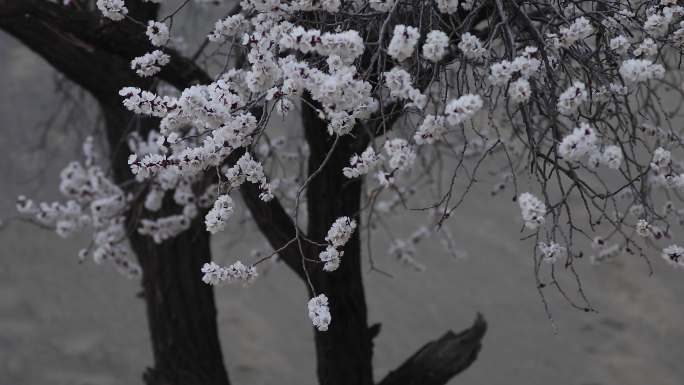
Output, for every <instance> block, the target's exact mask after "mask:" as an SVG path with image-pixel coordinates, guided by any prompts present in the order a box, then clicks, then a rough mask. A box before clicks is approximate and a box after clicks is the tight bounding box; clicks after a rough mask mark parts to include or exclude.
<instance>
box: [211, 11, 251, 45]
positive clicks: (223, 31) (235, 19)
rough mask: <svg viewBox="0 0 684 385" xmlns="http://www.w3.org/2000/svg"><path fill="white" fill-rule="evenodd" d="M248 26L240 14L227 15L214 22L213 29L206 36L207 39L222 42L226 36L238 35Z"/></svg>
mask: <svg viewBox="0 0 684 385" xmlns="http://www.w3.org/2000/svg"><path fill="white" fill-rule="evenodd" d="M248 27H249V23H248V22H247V20H245V17H244V16H243V15H242V14H237V15H233V16H228V17H227V18H225V19H221V20H218V21H217V22H216V24H214V30H213V31H212V32H211V33H210V34H209V36H207V38H208V39H209V41H213V42H215V43H222V42H224V41H226V39H227V38H231V37H236V36H239V34H240V33H241V32H243V31H245V30H246V29H247V28H248Z"/></svg>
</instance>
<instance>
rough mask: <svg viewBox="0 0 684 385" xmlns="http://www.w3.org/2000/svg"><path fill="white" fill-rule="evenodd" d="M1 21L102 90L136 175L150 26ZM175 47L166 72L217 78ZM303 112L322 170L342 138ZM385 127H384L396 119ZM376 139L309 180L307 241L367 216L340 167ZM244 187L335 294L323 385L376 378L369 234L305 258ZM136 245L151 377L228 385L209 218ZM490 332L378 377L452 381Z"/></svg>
mask: <svg viewBox="0 0 684 385" xmlns="http://www.w3.org/2000/svg"><path fill="white" fill-rule="evenodd" d="M127 5H128V6H129V9H130V10H132V12H136V13H137V12H140V15H142V16H143V17H142V19H143V20H144V19H150V18H154V15H155V13H156V10H157V8H156V7H154V6H149V5H144V4H142V3H138V2H137V1H133V0H129V1H127ZM0 29H3V30H5V31H6V32H8V33H10V34H12V35H13V36H15V37H16V38H17V39H19V40H20V41H22V42H23V43H24V44H26V45H27V46H28V47H30V48H31V49H33V50H34V51H36V52H37V53H38V54H40V55H41V56H43V57H44V58H45V59H46V60H47V61H48V62H50V63H51V64H52V65H53V66H54V67H55V68H56V69H58V70H59V71H61V72H62V73H64V74H65V75H66V76H67V77H68V78H70V79H71V80H72V81H74V82H76V83H78V84H79V85H81V86H82V87H84V88H85V89H87V90H88V91H89V92H90V93H91V94H93V95H94V96H95V98H96V99H97V100H98V102H99V103H100V106H101V108H102V110H103V113H104V115H105V120H106V128H107V130H106V131H107V137H108V140H109V144H110V148H111V157H112V165H113V172H114V175H115V177H116V179H117V180H119V181H122V180H127V179H128V178H129V177H130V175H129V171H128V167H127V166H126V164H127V163H126V157H127V155H128V154H127V150H126V148H125V146H124V143H122V141H123V139H124V138H125V135H126V133H127V132H128V131H129V130H131V129H142V130H143V131H144V130H145V129H146V127H151V126H153V125H154V123H155V122H154V121H153V120H150V119H141V118H134V117H133V116H132V115H131V114H129V113H128V112H127V111H124V110H123V108H122V107H121V104H120V103H121V101H120V99H119V98H118V95H117V92H118V90H119V89H120V88H121V87H123V86H130V85H134V86H138V87H141V88H145V87H148V86H149V85H150V83H149V82H146V81H144V80H140V79H139V78H137V77H135V76H134V74H133V73H132V71H130V69H129V68H128V63H129V61H130V59H131V58H132V57H135V56H139V55H141V54H142V53H144V52H146V51H148V50H149V48H150V47H149V44H148V42H147V41H146V39H145V38H144V33H143V31H142V28H141V27H140V26H139V25H136V24H134V23H131V22H128V21H122V22H119V23H111V22H107V21H102V19H101V18H100V17H99V16H98V15H96V14H93V13H90V12H81V11H75V10H65V9H64V8H63V7H61V6H59V5H57V4H52V3H49V2H47V1H44V0H0ZM168 53H169V54H170V55H171V57H172V58H171V63H170V64H169V65H167V66H166V67H164V70H163V71H162V72H161V73H160V74H159V77H160V78H161V79H163V80H165V81H167V82H169V83H170V84H172V85H174V86H176V87H178V88H184V87H187V86H189V85H192V84H194V83H196V82H197V83H208V82H210V77H209V76H208V75H207V74H206V73H205V72H204V71H203V70H201V69H200V68H198V67H197V66H196V65H195V64H194V63H193V62H192V61H191V60H188V59H186V58H183V57H181V56H180V55H178V54H177V53H175V52H173V51H169V52H168ZM303 118H304V119H303V120H304V129H305V134H306V139H307V141H308V142H309V146H310V148H311V156H310V159H309V171H310V173H313V172H314V171H316V170H318V168H319V167H320V166H321V164H322V162H323V159H324V158H325V157H326V154H327V153H328V152H329V150H330V149H331V146H332V143H333V139H332V138H331V137H330V136H329V135H327V133H326V126H325V122H323V121H321V120H320V119H318V117H317V116H316V114H315V113H314V112H313V111H312V110H311V109H309V108H308V107H306V106H305V108H304V109H303ZM385 123H386V125H385V126H383V129H384V128H386V126H387V125H391V122H389V123H388V122H387V121H386V122H385ZM377 129H378V128H377V127H376V128H375V130H371V132H375V131H376V130H377ZM367 143H368V139H365V137H364V136H363V135H357V136H356V137H351V136H349V137H344V138H342V139H340V141H339V142H338V144H337V147H336V149H335V151H334V152H333V154H332V156H331V157H330V158H329V159H328V162H327V163H326V164H325V166H324V167H323V169H322V172H321V173H320V174H318V175H317V176H316V177H315V178H313V179H312V180H311V183H310V185H309V188H308V189H307V192H306V194H307V198H308V201H309V204H308V205H307V206H308V213H307V214H308V215H307V217H308V229H307V233H308V234H307V235H306V236H307V237H308V238H310V239H314V240H317V241H320V240H322V239H323V238H324V237H325V235H326V232H327V230H328V228H329V227H330V224H332V223H333V222H334V220H335V219H337V218H338V217H340V216H345V215H346V216H349V217H353V218H355V219H356V220H357V221H358V222H359V223H360V218H359V211H360V205H361V183H362V182H361V180H353V181H350V180H347V179H346V178H344V177H343V176H342V174H341V172H340V170H341V169H342V167H343V166H345V165H347V163H348V161H349V157H350V156H351V154H353V153H355V152H359V151H362V150H363V149H364V148H365V146H366V145H367ZM241 194H242V197H243V199H244V201H245V203H246V205H247V207H248V209H249V210H250V212H251V214H252V217H253V218H254V220H255V222H256V224H257V226H258V227H259V229H260V230H261V231H262V232H263V234H264V235H265V236H266V238H267V239H268V240H269V242H270V243H271V245H272V247H273V248H274V249H279V250H280V252H279V255H280V257H281V259H282V260H283V261H284V262H285V263H286V264H287V265H288V266H289V267H290V268H291V269H292V270H293V271H294V272H295V273H296V274H297V276H299V277H300V278H302V280H305V278H306V276H307V273H308V276H309V277H310V278H311V280H312V282H313V284H314V286H315V288H316V290H317V291H320V292H324V293H325V294H326V295H327V296H328V297H329V298H330V301H331V312H332V317H333V324H332V325H331V328H330V330H328V331H327V332H325V333H322V332H315V334H316V335H315V340H316V352H317V362H318V369H317V372H318V377H319V382H320V384H322V385H338V384H339V385H371V384H373V383H374V382H373V374H372V339H373V337H374V336H375V335H376V334H377V333H378V331H379V325H376V326H373V327H371V328H369V327H368V322H367V309H366V303H365V294H364V287H363V279H362V273H361V269H362V267H361V246H360V237H359V234H360V231H357V232H355V233H354V236H353V237H352V239H351V240H350V241H349V242H348V244H347V245H346V247H345V254H344V256H343V263H342V264H341V266H340V268H339V269H338V270H337V271H335V272H333V273H323V272H322V271H320V265H319V264H311V263H306V264H304V265H303V263H302V255H301V252H300V249H299V247H298V245H297V243H296V242H295V243H290V245H289V246H287V247H284V246H285V244H287V243H288V242H289V241H290V240H291V239H292V238H293V237H294V236H295V233H296V231H295V224H294V223H293V221H292V219H291V218H290V216H289V215H288V214H287V212H286V211H285V209H284V208H283V206H282V205H281V204H280V203H279V202H278V200H277V199H275V200H273V201H271V202H268V203H264V202H262V201H260V200H259V198H258V193H257V187H256V186H254V185H252V184H250V183H247V184H244V185H243V187H241ZM314 202H315V204H314ZM302 233H303V232H302ZM131 242H132V245H133V247H134V249H135V251H136V253H137V254H138V258H139V260H140V263H141V266H142V268H143V288H144V291H143V293H144V297H145V301H146V304H147V310H148V318H149V327H150V334H151V338H152V345H153V351H154V368H151V369H149V370H148V371H147V372H146V374H145V376H144V378H145V381H146V382H147V383H148V384H149V385H200V384H204V385H206V384H208V385H214V384H216V385H223V384H228V383H229V381H228V376H227V374H226V370H225V368H224V365H223V357H222V353H221V349H220V346H219V342H218V341H219V340H218V333H217V327H216V310H215V305H214V296H213V291H212V290H211V288H210V287H208V286H206V285H204V284H203V283H202V282H201V280H200V274H199V269H200V267H201V265H202V264H203V263H204V262H206V261H208V260H209V257H210V250H209V237H208V235H207V233H206V231H205V230H204V228H203V225H202V223H201V221H196V222H195V223H193V225H192V228H191V229H190V231H188V232H186V233H184V234H183V235H181V236H179V237H177V238H175V239H173V240H170V241H167V242H165V243H164V244H162V245H156V244H154V243H153V242H152V241H151V240H149V239H147V238H143V237H140V236H137V235H133V236H132V238H131ZM283 247H284V248H283ZM302 249H303V251H304V257H305V258H307V259H312V260H316V259H317V258H318V252H319V251H320V248H319V247H316V246H313V245H312V244H311V243H308V242H303V243H302ZM305 268H306V273H305V270H304V269H305ZM310 294H312V293H310ZM485 330H486V324H485V323H484V321H482V320H481V319H479V318H478V321H476V323H475V324H474V325H473V327H471V328H470V329H468V330H466V331H464V332H462V333H460V334H458V335H455V334H453V333H451V332H448V333H447V334H445V335H444V336H443V337H442V338H440V339H438V340H436V341H433V342H430V343H429V344H428V345H426V346H425V347H424V348H422V349H421V350H419V352H418V353H416V354H414V355H413V356H411V358H409V359H408V360H407V361H406V362H405V363H404V364H402V365H401V366H400V367H399V368H398V369H397V370H395V371H393V372H392V373H390V374H389V375H388V376H387V377H386V378H385V379H384V380H383V381H381V382H380V384H382V385H395V384H418V383H420V384H424V385H443V384H445V383H446V382H447V381H448V380H449V378H451V377H452V376H453V375H455V374H457V373H458V372H460V371H462V370H464V369H465V368H467V367H468V366H469V365H470V364H471V363H472V362H473V361H474V360H475V358H476V357H477V353H478V352H479V350H480V346H481V339H482V336H483V335H484V331H485Z"/></svg>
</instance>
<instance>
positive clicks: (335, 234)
mask: <svg viewBox="0 0 684 385" xmlns="http://www.w3.org/2000/svg"><path fill="white" fill-rule="evenodd" d="M355 229H356V221H355V220H353V219H351V218H349V217H339V218H337V219H336V220H335V222H333V224H332V225H331V226H330V229H329V230H328V234H327V235H326V236H325V240H326V242H329V243H330V244H331V245H332V246H334V247H343V246H344V245H345V244H346V243H347V242H348V241H349V239H350V238H351V236H352V234H353V233H354V230H355Z"/></svg>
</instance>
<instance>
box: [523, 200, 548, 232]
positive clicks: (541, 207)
mask: <svg viewBox="0 0 684 385" xmlns="http://www.w3.org/2000/svg"><path fill="white" fill-rule="evenodd" d="M518 205H520V211H521V213H522V217H523V222H524V223H525V227H526V228H528V229H530V230H536V229H538V228H539V226H541V225H543V224H544V222H545V221H546V219H545V218H544V217H545V216H546V205H545V204H544V202H542V201H540V200H539V199H537V198H536V197H535V196H534V195H532V194H530V193H522V194H520V196H519V197H518Z"/></svg>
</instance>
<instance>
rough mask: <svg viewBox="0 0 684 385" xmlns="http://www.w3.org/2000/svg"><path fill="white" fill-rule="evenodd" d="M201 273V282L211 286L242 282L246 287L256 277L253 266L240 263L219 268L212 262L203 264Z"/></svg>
mask: <svg viewBox="0 0 684 385" xmlns="http://www.w3.org/2000/svg"><path fill="white" fill-rule="evenodd" d="M202 273H203V275H202V281H203V282H204V283H206V284H208V285H213V286H215V285H220V284H223V283H234V282H242V283H243V284H245V285H247V284H250V283H252V282H253V281H254V280H255V279H256V277H257V276H258V273H257V271H256V268H255V267H254V266H245V265H244V264H243V263H242V262H240V261H237V262H235V263H233V264H232V265H230V266H228V267H221V266H219V265H217V264H216V263H214V262H209V263H205V264H204V266H202Z"/></svg>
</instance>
